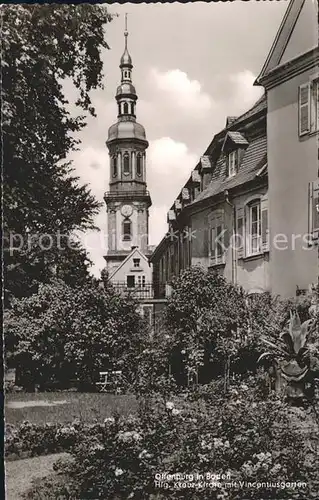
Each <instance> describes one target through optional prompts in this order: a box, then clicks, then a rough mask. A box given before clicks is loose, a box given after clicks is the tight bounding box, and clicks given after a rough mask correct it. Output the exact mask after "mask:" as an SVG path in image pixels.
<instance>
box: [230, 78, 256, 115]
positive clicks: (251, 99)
mask: <svg viewBox="0 0 319 500" xmlns="http://www.w3.org/2000/svg"><path fill="white" fill-rule="evenodd" d="M255 80H256V75H254V74H253V73H252V72H251V71H249V70H244V71H240V72H239V73H235V74H231V75H230V76H229V81H230V84H231V86H232V101H233V106H234V107H236V110H240V112H241V113H243V112H245V111H247V110H248V108H249V107H250V106H252V105H253V104H254V103H255V102H256V101H257V100H258V99H259V98H260V97H261V96H262V94H263V93H264V90H263V88H262V87H254V82H255Z"/></svg>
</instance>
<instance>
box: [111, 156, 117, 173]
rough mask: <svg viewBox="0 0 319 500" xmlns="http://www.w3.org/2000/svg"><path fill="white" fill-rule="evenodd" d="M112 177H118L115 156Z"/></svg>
mask: <svg viewBox="0 0 319 500" xmlns="http://www.w3.org/2000/svg"><path fill="white" fill-rule="evenodd" d="M112 175H113V177H116V176H117V158H116V156H115V155H114V156H113V157H112Z"/></svg>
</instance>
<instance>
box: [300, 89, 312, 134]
mask: <svg viewBox="0 0 319 500" xmlns="http://www.w3.org/2000/svg"><path fill="white" fill-rule="evenodd" d="M309 130H310V83H305V84H304V85H300V87H299V135H300V136H302V135H304V134H308V133H309Z"/></svg>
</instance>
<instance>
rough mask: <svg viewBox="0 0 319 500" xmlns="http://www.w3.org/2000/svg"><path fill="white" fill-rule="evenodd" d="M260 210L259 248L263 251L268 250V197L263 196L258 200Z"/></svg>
mask: <svg viewBox="0 0 319 500" xmlns="http://www.w3.org/2000/svg"><path fill="white" fill-rule="evenodd" d="M260 212H261V248H262V251H263V252H268V250H269V223H268V197H266V196H265V197H263V198H262V199H261V201H260Z"/></svg>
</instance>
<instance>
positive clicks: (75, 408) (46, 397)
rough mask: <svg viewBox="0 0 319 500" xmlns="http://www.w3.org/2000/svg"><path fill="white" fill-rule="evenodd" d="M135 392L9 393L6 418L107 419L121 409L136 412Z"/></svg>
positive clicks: (10, 420) (42, 420)
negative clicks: (129, 393)
mask: <svg viewBox="0 0 319 500" xmlns="http://www.w3.org/2000/svg"><path fill="white" fill-rule="evenodd" d="M136 408H137V404H136V400H135V397H134V396H132V395H114V394H107V393H78V392H44V393H34V394H30V393H17V394H13V393H10V394H6V397H5V419H6V423H7V424H19V423H21V422H23V421H24V420H28V421H29V422H32V423H45V422H54V423H55V422H60V423H62V422H72V421H73V420H74V419H75V418H80V419H81V420H83V421H85V422H88V423H89V422H93V421H94V420H95V419H97V420H98V421H101V420H104V419H105V418H106V417H109V416H111V415H112V413H113V412H115V411H116V412H118V413H120V414H121V415H128V414H129V413H134V412H135V411H136Z"/></svg>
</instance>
